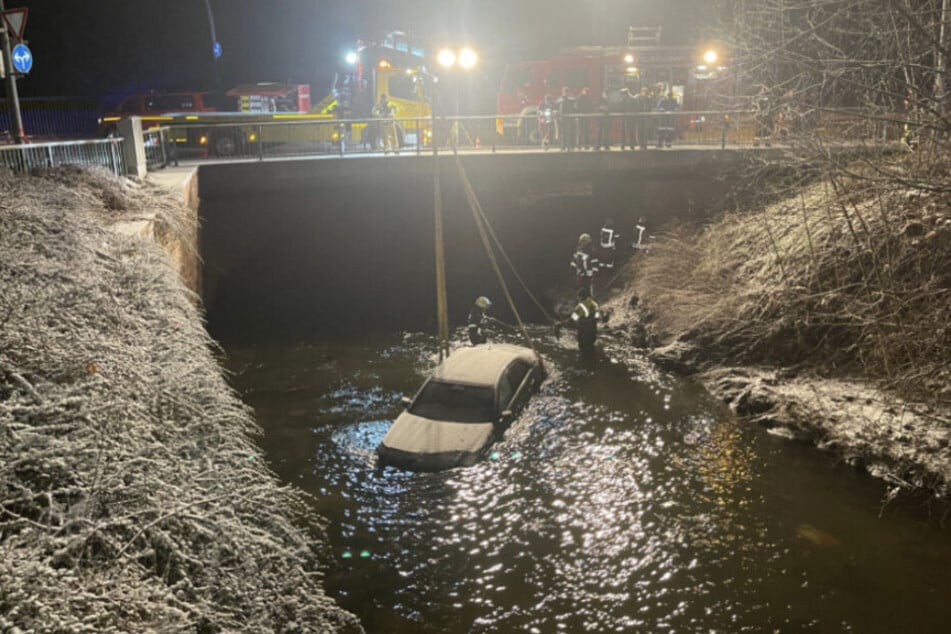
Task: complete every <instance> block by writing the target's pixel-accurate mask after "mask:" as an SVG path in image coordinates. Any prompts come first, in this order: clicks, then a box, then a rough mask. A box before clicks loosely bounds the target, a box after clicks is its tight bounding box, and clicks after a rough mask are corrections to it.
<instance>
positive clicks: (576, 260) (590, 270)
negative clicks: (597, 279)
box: [571, 249, 598, 278]
mask: <svg viewBox="0 0 951 634" xmlns="http://www.w3.org/2000/svg"><path fill="white" fill-rule="evenodd" d="M571 268H573V269H574V270H575V275H577V276H578V277H589V278H590V277H594V274H595V273H597V272H598V258H596V257H594V256H593V255H591V254H590V253H588V252H587V251H584V250H582V249H578V250H577V251H575V254H574V256H573V257H572V258H571Z"/></svg>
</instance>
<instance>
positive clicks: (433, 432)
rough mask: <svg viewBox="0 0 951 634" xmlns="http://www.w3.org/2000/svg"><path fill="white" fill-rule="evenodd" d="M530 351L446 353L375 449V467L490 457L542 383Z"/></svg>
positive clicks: (443, 464) (538, 362)
mask: <svg viewBox="0 0 951 634" xmlns="http://www.w3.org/2000/svg"><path fill="white" fill-rule="evenodd" d="M545 376H546V371H545V366H544V364H543V362H542V359H541V357H540V356H539V355H538V353H536V352H535V351H534V350H532V349H530V348H523V347H520V346H513V345H508V344H486V345H478V346H473V347H469V348H460V349H458V350H456V351H455V352H453V353H452V354H450V355H449V357H448V358H446V360H445V361H443V362H442V363H441V364H440V365H439V366H438V367H437V368H436V370H435V371H434V372H433V375H432V376H431V377H430V378H429V379H427V380H426V382H425V383H424V384H423V387H422V388H421V389H420V390H419V392H418V393H417V394H416V397H415V398H413V399H412V400H410V399H404V402H405V403H406V404H407V407H406V410H405V411H403V413H401V414H400V415H399V416H398V417H397V418H396V420H395V421H393V425H392V426H390V430H389V431H388V432H387V433H386V436H384V437H383V441H382V442H381V443H380V445H379V446H378V447H377V450H376V451H377V456H378V457H379V463H380V464H381V465H383V466H386V465H392V466H395V467H399V468H401V469H407V470H410V471H439V470H442V469H449V468H452V467H461V466H468V465H471V464H473V463H475V462H476V461H477V460H479V459H480V458H482V457H484V456H485V455H486V454H487V453H488V449H489V447H490V446H491V445H492V443H493V442H495V441H496V440H497V439H498V438H501V436H502V434H503V433H504V432H505V429H506V428H507V427H508V426H509V424H510V423H511V422H512V420H513V419H514V418H515V415H516V414H517V413H518V411H519V410H520V409H521V408H522V407H524V405H525V403H526V402H528V399H529V398H530V397H531V395H532V394H533V393H535V392H537V391H538V387H539V386H540V385H541V383H542V381H543V380H544V379H545Z"/></svg>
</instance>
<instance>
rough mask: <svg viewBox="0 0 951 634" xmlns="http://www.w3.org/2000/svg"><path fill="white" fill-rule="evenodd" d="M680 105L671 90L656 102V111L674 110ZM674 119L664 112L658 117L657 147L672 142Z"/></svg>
mask: <svg viewBox="0 0 951 634" xmlns="http://www.w3.org/2000/svg"><path fill="white" fill-rule="evenodd" d="M679 107H680V104H678V103H677V98H676V97H674V93H673V92H668V93H667V95H666V96H664V97H661V99H660V100H659V101H658V102H657V111H658V112H671V113H672V112H674V111H676V110H677V109H678V108H679ZM675 125H676V120H675V118H674V115H673V114H665V115H664V116H662V117H660V121H659V125H658V126H657V147H659V148H662V147H670V146H671V144H672V143H673V142H674V138H675V137H676V128H675Z"/></svg>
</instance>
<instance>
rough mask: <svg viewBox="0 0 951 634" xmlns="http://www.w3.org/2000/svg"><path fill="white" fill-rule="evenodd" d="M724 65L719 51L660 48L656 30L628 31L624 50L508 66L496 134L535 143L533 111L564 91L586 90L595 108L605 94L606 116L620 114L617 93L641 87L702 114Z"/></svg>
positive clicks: (585, 49)
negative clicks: (607, 106)
mask: <svg viewBox="0 0 951 634" xmlns="http://www.w3.org/2000/svg"><path fill="white" fill-rule="evenodd" d="M727 63H728V60H726V59H725V55H724V51H723V50H722V47H718V46H704V47H698V46H665V45H662V44H661V27H630V29H629V30H628V38H627V42H626V43H625V44H624V45H620V46H617V45H614V46H602V45H595V46H574V47H569V48H564V49H562V50H561V51H559V53H558V54H557V55H554V56H552V57H549V58H544V59H533V60H524V61H516V62H512V63H510V64H508V65H507V66H506V68H505V71H504V73H503V76H502V82H501V86H500V87H499V92H498V97H497V114H498V115H499V118H498V120H497V128H498V131H499V133H500V134H502V135H503V137H505V138H506V139H508V140H509V141H516V142H521V143H536V142H538V140H539V139H538V134H539V132H538V126H537V121H538V115H539V112H538V106H539V104H540V103H541V102H542V101H543V100H544V98H545V96H546V95H549V96H551V98H552V99H553V100H555V99H557V98H558V97H559V96H560V95H561V90H562V88H563V87H565V86H567V87H568V90H569V91H570V93H571V94H572V95H577V94H578V93H579V92H580V90H581V89H582V88H583V87H585V86H587V87H588V90H589V92H590V93H591V96H592V98H593V99H594V101H595V103H597V101H598V100H599V98H600V97H601V95H602V93H606V94H607V98H608V104H609V107H610V110H611V111H612V112H619V111H620V110H621V108H620V102H621V90H622V89H627V90H628V91H629V92H630V93H631V94H637V93H638V92H639V91H640V89H641V88H642V87H644V86H647V87H649V88H651V89H652V90H657V89H659V90H660V91H661V92H662V93H663V94H667V93H670V92H672V93H674V96H675V98H676V99H677V102H678V104H679V105H680V110H682V111H698V110H704V109H706V108H709V107H711V106H712V101H713V99H712V97H713V95H715V94H718V93H720V92H722V90H723V87H722V85H721V84H722V83H723V82H724V81H725V80H726V79H727V77H728V74H727V70H728V69H727ZM617 133H618V130H617V126H615V130H614V135H617ZM615 142H616V138H615Z"/></svg>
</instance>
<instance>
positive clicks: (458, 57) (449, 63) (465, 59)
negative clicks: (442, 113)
mask: <svg viewBox="0 0 951 634" xmlns="http://www.w3.org/2000/svg"><path fill="white" fill-rule="evenodd" d="M436 62H437V63H438V64H439V65H440V66H442V67H443V68H445V69H446V70H447V71H451V70H452V69H453V68H454V67H455V66H456V65H457V64H458V65H459V68H461V69H462V70H464V71H468V70H471V69H473V68H475V67H476V65H477V64H478V63H479V55H478V54H477V53H476V52H475V50H473V49H472V48H471V47H469V46H465V47H463V48H461V49H460V50H459V52H458V53H456V51H454V50H453V49H451V48H444V49H442V50H440V51H439V52H438V53H437V54H436ZM454 83H455V84H456V120H455V121H453V123H452V129H451V134H452V138H453V144H454V145H456V146H458V145H459V77H458V76H457V77H455V82H454Z"/></svg>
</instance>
